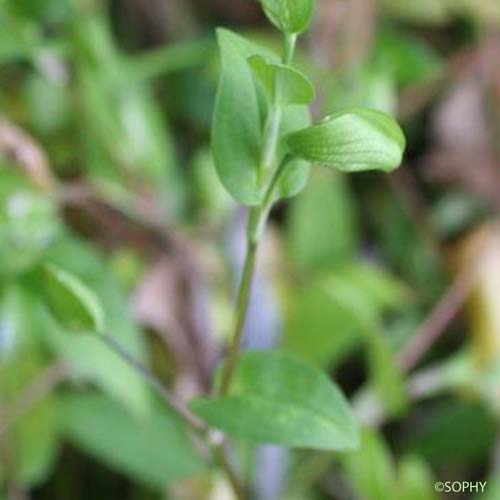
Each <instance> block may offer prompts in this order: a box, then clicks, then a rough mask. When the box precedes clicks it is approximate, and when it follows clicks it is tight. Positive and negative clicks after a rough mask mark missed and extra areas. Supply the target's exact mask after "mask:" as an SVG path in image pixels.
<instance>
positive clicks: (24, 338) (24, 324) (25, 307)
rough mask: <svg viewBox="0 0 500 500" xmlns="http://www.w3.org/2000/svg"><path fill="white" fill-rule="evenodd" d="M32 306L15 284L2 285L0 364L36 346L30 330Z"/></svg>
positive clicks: (0, 300)
mask: <svg viewBox="0 0 500 500" xmlns="http://www.w3.org/2000/svg"><path fill="white" fill-rule="evenodd" d="M32 307H33V304H32V301H31V300H30V297H29V295H28V294H27V293H25V291H24V290H23V289H22V287H20V286H18V285H17V284H16V283H9V284H6V285H4V287H3V289H1V292H0V364H1V363H2V362H3V363H6V362H9V361H10V360H15V359H17V358H19V357H20V356H22V355H23V349H24V348H26V346H33V345H36V343H37V339H36V337H34V336H33V334H32V331H31V328H32V327H33V321H32V318H31V310H32Z"/></svg>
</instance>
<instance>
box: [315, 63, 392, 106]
mask: <svg viewBox="0 0 500 500" xmlns="http://www.w3.org/2000/svg"><path fill="white" fill-rule="evenodd" d="M322 81H324V82H325V83H324V84H323V85H322V87H323V93H324V94H325V104H324V109H328V110H333V111H337V110H339V111H341V110H343V109H350V108H370V109H376V110H378V111H383V112H384V113H388V114H390V115H394V114H395V113H396V111H397V109H396V108H397V88H396V81H395V78H394V76H393V74H392V72H391V70H390V67H389V65H388V64H385V63H384V62H383V61H382V62H371V63H369V64H366V65H363V66H359V67H353V68H347V69H346V70H345V71H340V72H338V73H336V74H334V75H328V76H326V77H325V78H322Z"/></svg>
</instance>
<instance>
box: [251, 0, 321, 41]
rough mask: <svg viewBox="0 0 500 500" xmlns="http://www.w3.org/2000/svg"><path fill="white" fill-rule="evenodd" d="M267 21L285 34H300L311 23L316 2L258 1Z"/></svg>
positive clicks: (312, 0) (304, 0)
mask: <svg viewBox="0 0 500 500" xmlns="http://www.w3.org/2000/svg"><path fill="white" fill-rule="evenodd" d="M260 2H261V3H262V8H263V9H264V12H265V13H266V15H267V17H268V18H269V20H270V21H271V22H272V23H273V24H274V25H275V26H276V27H277V28H278V29H280V30H281V31H284V32H286V33H302V32H304V31H306V30H307V28H308V27H309V24H310V22H311V19H312V16H313V12H314V7H315V4H316V0H260Z"/></svg>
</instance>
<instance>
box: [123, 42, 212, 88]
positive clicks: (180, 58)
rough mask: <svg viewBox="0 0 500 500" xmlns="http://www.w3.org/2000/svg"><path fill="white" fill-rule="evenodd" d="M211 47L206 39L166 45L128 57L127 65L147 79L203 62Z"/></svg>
mask: <svg viewBox="0 0 500 500" xmlns="http://www.w3.org/2000/svg"><path fill="white" fill-rule="evenodd" d="M212 47H213V44H212V43H211V42H210V41H207V40H201V41H195V42H186V43H178V44H175V45H168V46H164V47H160V48H157V49H152V50H149V51H147V52H144V53H142V54H140V55H137V56H134V57H133V58H130V61H129V65H130V67H131V69H132V71H133V72H134V74H135V75H137V76H138V77H139V78H140V79H144V80H148V79H150V78H155V77H157V76H161V75H165V74H168V73H173V72H175V71H182V70H185V69H189V68H192V67H193V66H197V65H199V64H202V63H205V62H206V60H207V57H208V55H209V53H210V51H211V49H212Z"/></svg>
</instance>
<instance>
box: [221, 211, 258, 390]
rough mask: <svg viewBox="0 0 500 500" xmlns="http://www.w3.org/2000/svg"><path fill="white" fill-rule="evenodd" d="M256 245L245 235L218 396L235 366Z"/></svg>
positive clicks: (231, 376)
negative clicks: (233, 312) (233, 315)
mask: <svg viewBox="0 0 500 500" xmlns="http://www.w3.org/2000/svg"><path fill="white" fill-rule="evenodd" d="M252 216H253V214H252V213H251V214H250V220H249V224H250V222H251V220H252V218H253V217H252ZM257 245H258V243H257V241H256V240H255V239H254V238H252V237H250V235H249V236H248V237H247V251H246V257H245V265H244V267H243V273H242V275H241V281H240V286H239V290H238V298H237V302H236V324H235V327H234V332H233V339H232V343H231V347H230V348H229V353H228V356H227V362H226V363H225V364H224V368H223V372H222V378H221V383H220V386H219V390H218V394H219V395H220V396H224V395H225V394H227V392H228V390H229V386H230V385H231V380H232V378H233V375H234V370H235V368H236V362H237V360H238V354H239V351H240V345H241V338H242V336H243V328H244V326H245V319H246V315H247V311H248V303H249V301H250V291H251V288H252V280H253V273H254V268H255V256H256V253H257Z"/></svg>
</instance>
